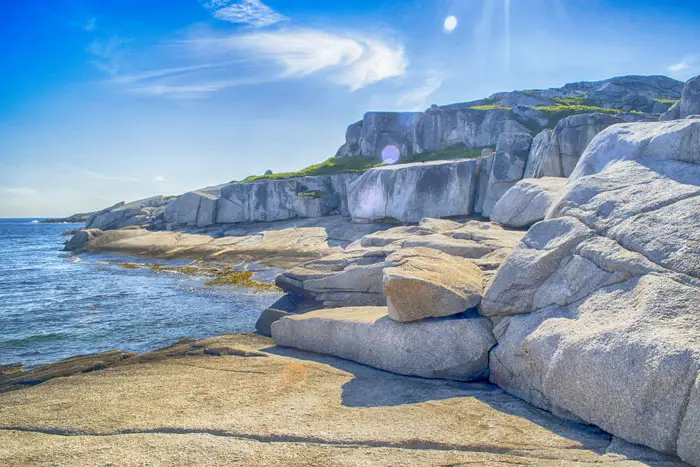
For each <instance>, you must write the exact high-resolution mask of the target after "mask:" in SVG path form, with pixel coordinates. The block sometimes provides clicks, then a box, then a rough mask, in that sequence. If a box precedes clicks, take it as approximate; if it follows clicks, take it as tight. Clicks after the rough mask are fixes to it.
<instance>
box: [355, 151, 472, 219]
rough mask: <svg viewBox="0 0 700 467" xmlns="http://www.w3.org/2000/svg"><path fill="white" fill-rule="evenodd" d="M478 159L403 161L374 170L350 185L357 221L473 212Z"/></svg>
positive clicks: (457, 214) (445, 215) (462, 214)
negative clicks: (406, 162) (399, 163)
mask: <svg viewBox="0 0 700 467" xmlns="http://www.w3.org/2000/svg"><path fill="white" fill-rule="evenodd" d="M477 175H478V170H477V161H476V160H473V159H469V160H456V161H442V162H426V163H415V164H401V165H395V166H387V167H378V168H374V169H370V170H368V171H367V172H365V173H364V174H362V176H360V177H359V178H358V179H357V180H355V181H354V182H353V183H351V184H350V185H349V189H348V208H349V211H350V215H351V216H352V218H353V220H355V221H360V222H377V221H382V220H386V219H392V220H394V221H399V222H418V221H420V220H421V219H423V218H424V217H449V216H466V215H469V214H471V213H472V211H473V206H474V199H475V192H476V186H477V183H478V180H477Z"/></svg>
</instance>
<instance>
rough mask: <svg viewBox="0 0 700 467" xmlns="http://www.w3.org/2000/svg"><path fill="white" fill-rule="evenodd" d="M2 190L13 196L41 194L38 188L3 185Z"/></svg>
mask: <svg viewBox="0 0 700 467" xmlns="http://www.w3.org/2000/svg"><path fill="white" fill-rule="evenodd" d="M0 192H3V193H7V194H9V195H13V196H35V195H38V194H39V191H38V190H35V189H33V188H25V187H13V186H3V187H0Z"/></svg>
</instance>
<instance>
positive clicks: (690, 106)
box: [680, 76, 700, 118]
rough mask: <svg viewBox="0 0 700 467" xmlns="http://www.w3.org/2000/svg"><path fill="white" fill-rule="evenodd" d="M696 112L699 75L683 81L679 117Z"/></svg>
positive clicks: (699, 96) (698, 109)
mask: <svg viewBox="0 0 700 467" xmlns="http://www.w3.org/2000/svg"><path fill="white" fill-rule="evenodd" d="M697 114H700V76H696V77H695V78H691V79H689V80H688V82H687V83H685V86H684V87H683V95H682V97H681V102H680V118H686V117H689V116H691V115H697Z"/></svg>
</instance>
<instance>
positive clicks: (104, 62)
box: [87, 35, 131, 75]
mask: <svg viewBox="0 0 700 467" xmlns="http://www.w3.org/2000/svg"><path fill="white" fill-rule="evenodd" d="M130 42H131V39H127V38H123V37H119V36H116V35H115V36H111V37H110V38H108V39H95V40H94V41H92V42H91V43H90V45H89V46H88V48H87V50H88V52H89V53H90V54H91V55H92V56H93V60H91V61H90V63H92V64H93V66H95V67H96V68H98V69H100V70H102V71H105V72H107V73H109V74H110V75H116V74H117V73H118V72H119V70H120V67H121V62H122V56H123V55H124V54H125V48H126V46H127V45H128V44H129V43H130Z"/></svg>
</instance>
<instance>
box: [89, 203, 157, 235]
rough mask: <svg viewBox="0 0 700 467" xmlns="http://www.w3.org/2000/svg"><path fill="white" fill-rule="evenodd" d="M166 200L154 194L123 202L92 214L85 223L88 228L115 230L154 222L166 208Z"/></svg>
mask: <svg viewBox="0 0 700 467" xmlns="http://www.w3.org/2000/svg"><path fill="white" fill-rule="evenodd" d="M165 202H166V200H165V199H164V198H163V197H162V196H154V197H152V198H146V199H142V200H139V201H133V202H131V203H126V204H124V203H123V202H121V203H117V204H115V205H114V206H110V207H108V208H107V209H104V210H102V211H99V212H96V213H94V214H93V215H91V216H90V217H89V218H88V220H87V222H86V223H85V228H86V229H100V230H113V229H121V228H123V227H130V226H132V225H148V224H153V223H154V222H155V221H156V219H157V218H158V217H159V215H162V213H163V211H164V209H165Z"/></svg>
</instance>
